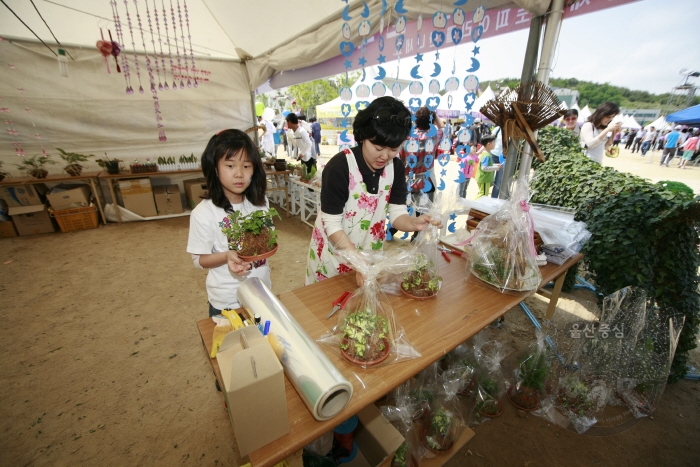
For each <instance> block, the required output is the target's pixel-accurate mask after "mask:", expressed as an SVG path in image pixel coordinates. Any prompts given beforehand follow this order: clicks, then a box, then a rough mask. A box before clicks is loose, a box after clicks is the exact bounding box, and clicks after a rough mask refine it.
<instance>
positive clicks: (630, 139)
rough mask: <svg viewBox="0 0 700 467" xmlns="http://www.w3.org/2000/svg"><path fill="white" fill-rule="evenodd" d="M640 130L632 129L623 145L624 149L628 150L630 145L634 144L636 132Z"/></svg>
mask: <svg viewBox="0 0 700 467" xmlns="http://www.w3.org/2000/svg"><path fill="white" fill-rule="evenodd" d="M640 129H641V128H634V129H632V130H631V131H630V132H629V134H628V135H627V142H626V143H625V149H629V148H630V147H631V146H632V143H633V142H634V138H636V137H637V132H638V131H639V130H640Z"/></svg>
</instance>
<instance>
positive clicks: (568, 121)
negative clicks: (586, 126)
mask: <svg viewBox="0 0 700 467" xmlns="http://www.w3.org/2000/svg"><path fill="white" fill-rule="evenodd" d="M562 118H563V119H564V128H566V129H567V130H569V131H572V132H573V133H574V134H575V135H576V136H579V135H580V134H581V128H580V127H579V126H578V110H576V109H569V110H567V111H566V113H565V114H564V117H562Z"/></svg>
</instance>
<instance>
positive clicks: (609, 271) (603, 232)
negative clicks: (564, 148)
mask: <svg viewBox="0 0 700 467" xmlns="http://www.w3.org/2000/svg"><path fill="white" fill-rule="evenodd" d="M559 131H561V130H559ZM531 189H532V192H533V193H534V196H533V198H532V201H533V202H535V203H544V204H552V205H557V206H566V207H571V208H574V209H576V220H580V221H583V222H585V223H586V224H587V225H588V229H589V230H590V231H591V233H592V234H593V236H592V237H591V240H590V241H589V242H588V243H587V244H586V246H585V247H584V249H583V251H582V253H583V254H584V262H585V263H586V266H587V268H588V270H589V271H590V272H591V273H593V274H594V276H595V283H596V286H597V287H598V288H599V290H600V291H601V292H602V294H603V295H608V294H610V293H612V292H614V291H616V290H619V289H621V288H623V287H627V286H635V287H641V288H643V289H645V290H646V292H647V296H648V297H649V299H650V302H651V305H655V306H658V309H659V310H660V313H662V314H664V315H671V314H674V313H679V314H682V315H684V316H685V317H686V321H685V325H684V327H683V330H682V332H681V337H680V341H679V344H678V349H677V351H676V356H675V359H674V361H673V365H672V368H671V376H670V380H671V381H676V380H677V379H679V378H682V377H683V375H685V372H686V362H687V354H688V351H690V350H691V349H693V348H695V347H696V343H695V336H696V334H697V331H698V323H699V322H700V292H699V291H698V284H699V283H700V280H699V278H698V268H699V267H700V252H699V250H698V247H699V245H700V242H699V241H698V230H697V228H698V225H699V223H700V222H699V221H700V197H695V198H693V197H692V196H690V195H688V194H687V193H683V192H674V191H670V190H667V189H665V188H664V187H663V186H659V185H654V184H652V183H650V182H649V181H647V180H644V179H641V178H639V177H636V176H633V175H630V174H624V173H620V172H617V171H616V170H614V169H612V168H610V167H603V166H601V165H600V164H598V163H596V162H593V161H591V160H589V159H588V158H586V157H585V156H583V155H580V154H578V153H576V152H573V151H572V152H565V153H563V154H550V157H548V158H547V161H546V162H545V163H543V164H541V165H540V166H539V168H538V169H537V171H536V176H535V177H534V179H533V182H532V184H531Z"/></svg>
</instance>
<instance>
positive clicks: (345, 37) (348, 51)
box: [338, 0, 355, 151]
mask: <svg viewBox="0 0 700 467" xmlns="http://www.w3.org/2000/svg"><path fill="white" fill-rule="evenodd" d="M343 1H344V2H345V3H346V5H345V8H344V9H343V14H342V18H343V20H344V21H345V22H344V23H343V24H342V26H341V28H340V34H341V38H340V45H339V48H340V53H341V54H342V55H343V57H345V62H344V63H343V65H344V66H345V86H343V87H342V88H340V100H341V101H342V102H343V103H342V104H341V105H340V113H341V114H342V115H343V120H342V121H341V122H340V127H341V128H343V131H341V132H340V135H338V146H339V148H338V149H339V150H340V151H343V150H345V149H346V148H350V145H349V143H350V139H349V138H348V127H349V126H350V119H349V117H350V114H351V113H352V107H351V106H350V101H351V100H352V90H351V89H350V78H349V76H348V70H349V69H350V68H351V67H352V61H351V60H350V57H351V56H352V53H353V52H354V51H355V44H353V43H352V30H351V29H350V23H349V21H350V20H351V19H352V16H350V6H349V5H347V3H348V0H343Z"/></svg>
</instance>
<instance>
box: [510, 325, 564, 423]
mask: <svg viewBox="0 0 700 467" xmlns="http://www.w3.org/2000/svg"><path fill="white" fill-rule="evenodd" d="M550 362H551V352H550V351H549V350H548V349H547V347H546V345H545V335H544V333H542V331H537V340H536V341H535V342H534V343H532V344H531V345H529V346H528V347H526V348H525V349H524V350H523V351H521V352H518V353H516V355H515V357H514V358H512V359H511V358H509V359H507V361H504V363H503V366H504V368H507V370H506V374H508V375H509V377H510V381H509V385H508V399H509V400H510V401H511V403H512V404H513V405H514V406H516V407H517V408H518V409H521V410H525V411H531V410H536V409H537V408H539V406H540V401H542V400H543V399H545V398H546V397H547V395H546V389H547V383H548V381H549V376H550V374H551V372H552V366H551V363H550Z"/></svg>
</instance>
